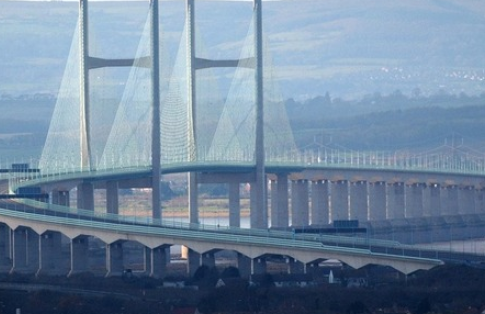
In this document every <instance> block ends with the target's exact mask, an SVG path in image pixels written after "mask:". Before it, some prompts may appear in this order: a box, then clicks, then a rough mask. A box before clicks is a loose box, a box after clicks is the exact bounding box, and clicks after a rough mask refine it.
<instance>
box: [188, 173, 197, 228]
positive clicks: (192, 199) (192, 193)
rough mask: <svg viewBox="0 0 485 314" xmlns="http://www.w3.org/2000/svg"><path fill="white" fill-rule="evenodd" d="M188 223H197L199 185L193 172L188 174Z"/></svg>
mask: <svg viewBox="0 0 485 314" xmlns="http://www.w3.org/2000/svg"><path fill="white" fill-rule="evenodd" d="M188 176H189V177H188V181H189V222H190V223H193V224H198V223H199V184H198V180H197V179H198V178H197V177H198V176H197V173H195V172H189V174H188Z"/></svg>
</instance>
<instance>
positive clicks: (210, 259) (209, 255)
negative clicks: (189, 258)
mask: <svg viewBox="0 0 485 314" xmlns="http://www.w3.org/2000/svg"><path fill="white" fill-rule="evenodd" d="M201 264H202V265H204V266H207V267H209V268H214V267H216V258H215V256H214V253H213V252H206V253H204V254H202V255H201Z"/></svg>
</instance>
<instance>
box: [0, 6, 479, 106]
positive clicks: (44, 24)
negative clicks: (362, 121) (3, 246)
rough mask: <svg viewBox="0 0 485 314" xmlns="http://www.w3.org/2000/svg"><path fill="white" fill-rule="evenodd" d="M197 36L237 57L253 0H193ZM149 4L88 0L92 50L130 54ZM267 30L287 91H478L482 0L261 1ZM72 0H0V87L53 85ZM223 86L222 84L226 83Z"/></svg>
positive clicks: (71, 24)
mask: <svg viewBox="0 0 485 314" xmlns="http://www.w3.org/2000/svg"><path fill="white" fill-rule="evenodd" d="M196 6H197V11H196V19H197V23H198V25H199V29H198V35H199V36H200V37H201V38H203V40H204V42H205V44H204V45H203V46H199V51H200V54H203V53H204V51H207V55H208V56H211V57H212V58H224V57H238V55H239V50H240V48H241V43H242V41H243V39H244V36H245V35H246V33H247V31H248V28H249V21H250V15H251V9H252V5H251V3H250V2H230V3H228V2H220V1H216V2H214V1H209V2H206V1H199V2H197V1H196ZM147 8H148V3H147V2H146V1H138V2H127V1H126V2H122V3H121V4H117V3H116V2H91V3H90V12H91V16H90V26H91V30H92V32H91V33H92V38H91V39H92V40H91V44H92V45H91V49H92V51H93V54H96V55H100V56H104V57H131V56H133V55H134V53H135V51H136V46H137V43H138V40H139V36H140V32H141V30H142V28H143V26H144V23H145V20H146V16H147ZM263 9H264V13H263V14H264V31H265V34H266V38H267V41H268V43H269V50H270V51H271V55H272V56H273V63H274V65H275V75H276V77H277V78H278V79H279V82H280V84H281V90H282V91H283V96H284V98H290V97H291V98H295V99H306V98H310V97H314V96H316V95H323V94H325V92H327V91H328V92H330V93H331V94H332V95H334V96H338V97H342V98H347V99H348V98H356V97H361V96H362V95H365V94H369V93H374V92H381V93H391V92H393V91H395V90H401V91H402V92H403V93H405V94H411V93H412V91H413V90H414V89H415V88H419V89H420V90H421V92H422V93H425V94H432V93H435V92H436V91H438V90H439V89H446V90H447V91H449V92H451V93H455V94H458V93H459V92H466V93H467V94H479V93H481V92H483V91H484V90H485V58H483V56H484V53H483V52H484V51H485V40H483V34H485V3H484V2H483V1H480V0H465V1H461V0H424V1H423V0H409V1H398V0H371V1H364V2H362V1H357V0H344V1H340V0H329V1H320V0H307V1H277V2H272V1H266V2H264V3H263ZM77 10H78V4H77V2H56V1H50V2H23V1H0V95H1V94H5V93H6V94H18V93H24V92H28V93H35V92H45V91H47V92H51V93H56V91H57V89H58V88H59V84H60V80H61V76H62V73H63V68H64V66H65V62H66V58H67V55H68V52H69V49H70V45H71V39H72V34H73V32H74V28H75V26H76V20H77V15H78V12H77ZM160 12H161V13H160V15H161V30H162V33H163V36H164V38H166V39H167V45H168V46H169V47H167V48H168V50H169V51H171V53H172V54H174V53H175V51H176V49H177V47H178V45H179V40H180V35H181V31H182V27H183V23H184V20H183V18H184V16H183V14H184V2H183V1H162V2H161V4H160ZM223 85H224V83H223Z"/></svg>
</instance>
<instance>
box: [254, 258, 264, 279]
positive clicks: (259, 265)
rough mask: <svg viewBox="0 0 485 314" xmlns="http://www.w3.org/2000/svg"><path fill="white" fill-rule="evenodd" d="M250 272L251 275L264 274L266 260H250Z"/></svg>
mask: <svg viewBox="0 0 485 314" xmlns="http://www.w3.org/2000/svg"><path fill="white" fill-rule="evenodd" d="M251 264H252V271H251V274H253V275H261V274H264V273H265V272H266V260H265V259H264V258H262V257H258V258H254V259H253V260H252V263H251Z"/></svg>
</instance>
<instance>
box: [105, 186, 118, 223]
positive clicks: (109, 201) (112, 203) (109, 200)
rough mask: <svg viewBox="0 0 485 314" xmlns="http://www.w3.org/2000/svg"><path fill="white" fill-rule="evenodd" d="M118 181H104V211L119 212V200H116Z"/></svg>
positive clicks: (109, 212)
mask: <svg viewBox="0 0 485 314" xmlns="http://www.w3.org/2000/svg"><path fill="white" fill-rule="evenodd" d="M118 194H119V192H118V181H108V182H106V211H107V212H108V214H116V215H117V214H118V213H119V200H118Z"/></svg>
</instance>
